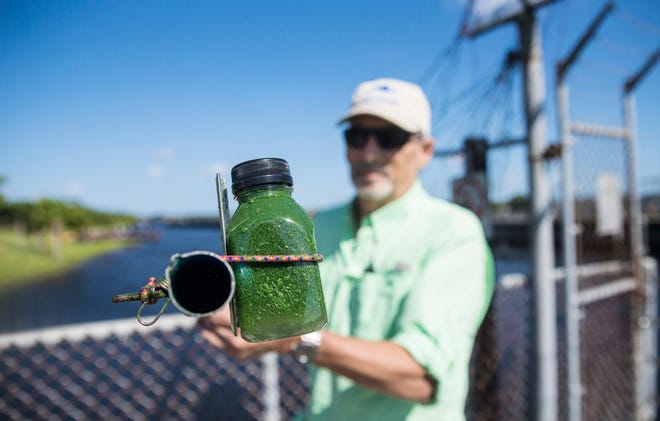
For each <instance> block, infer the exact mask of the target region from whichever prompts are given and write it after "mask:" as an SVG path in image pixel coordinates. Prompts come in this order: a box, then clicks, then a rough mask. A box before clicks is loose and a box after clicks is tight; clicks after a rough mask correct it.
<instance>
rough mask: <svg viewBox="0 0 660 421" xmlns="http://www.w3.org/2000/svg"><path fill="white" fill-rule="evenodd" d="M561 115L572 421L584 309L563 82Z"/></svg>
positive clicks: (577, 407) (576, 413) (576, 414)
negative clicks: (579, 279) (580, 294)
mask: <svg viewBox="0 0 660 421" xmlns="http://www.w3.org/2000/svg"><path fill="white" fill-rule="evenodd" d="M557 113H558V117H559V129H560V133H561V134H560V135H561V145H562V148H561V150H562V177H561V181H562V196H563V197H562V220H563V224H562V238H563V245H564V268H565V271H566V272H565V273H566V278H565V279H564V292H565V301H566V302H565V308H566V361H567V370H566V372H567V377H568V378H567V389H568V420H569V421H580V420H581V419H582V383H581V379H580V377H581V373H580V310H579V304H578V282H577V271H576V265H577V257H576V251H575V234H576V226H575V183H574V179H575V177H574V174H573V145H574V142H573V137H572V135H571V131H570V124H569V120H568V87H567V86H566V84H565V83H564V81H563V80H560V81H559V86H558V87H557Z"/></svg>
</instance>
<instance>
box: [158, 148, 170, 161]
mask: <svg viewBox="0 0 660 421" xmlns="http://www.w3.org/2000/svg"><path fill="white" fill-rule="evenodd" d="M173 156H174V149H172V148H171V147H169V146H161V147H160V148H158V149H157V150H156V153H155V157H156V160H157V161H165V160H167V159H170V158H172V157H173Z"/></svg>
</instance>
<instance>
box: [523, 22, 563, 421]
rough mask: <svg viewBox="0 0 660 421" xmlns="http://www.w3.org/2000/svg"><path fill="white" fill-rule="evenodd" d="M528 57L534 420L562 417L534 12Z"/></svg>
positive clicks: (527, 31)
mask: <svg viewBox="0 0 660 421" xmlns="http://www.w3.org/2000/svg"><path fill="white" fill-rule="evenodd" d="M518 29H519V37H520V49H521V56H522V60H523V79H524V87H525V88H524V95H525V120H526V125H527V139H528V149H529V158H528V159H529V168H530V174H529V175H530V190H531V209H530V239H531V245H532V261H533V277H534V284H533V295H534V302H535V309H536V314H535V320H534V325H535V329H534V334H535V341H534V342H535V354H536V361H537V368H536V371H537V372H536V378H535V390H536V396H535V400H536V405H535V411H536V413H535V416H534V419H536V420H539V421H546V420H547V421H550V420H556V419H557V415H558V411H557V401H558V399H557V395H558V393H557V389H558V388H557V339H556V338H557V335H556V331H557V329H556V325H555V317H556V308H555V287H554V282H553V280H552V271H553V269H554V246H553V233H552V229H553V224H552V210H551V204H550V189H549V181H548V176H547V172H546V168H545V160H544V158H543V154H544V152H545V149H546V118H545V109H544V108H545V99H546V98H545V96H546V92H545V73H544V70H543V54H542V49H541V36H540V33H539V31H538V28H537V26H536V22H535V19H534V14H533V13H532V12H531V11H530V12H528V13H525V14H524V15H523V16H521V18H520V19H518Z"/></svg>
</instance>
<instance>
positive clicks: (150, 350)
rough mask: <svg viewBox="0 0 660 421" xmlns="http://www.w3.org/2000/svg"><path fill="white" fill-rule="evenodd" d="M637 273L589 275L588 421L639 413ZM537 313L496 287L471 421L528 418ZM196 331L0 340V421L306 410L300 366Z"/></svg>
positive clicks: (70, 333) (585, 304)
mask: <svg viewBox="0 0 660 421" xmlns="http://www.w3.org/2000/svg"><path fill="white" fill-rule="evenodd" d="M628 269H629V268H627V267H626V266H625V265H621V264H616V263H611V264H608V265H600V266H596V265H592V266H585V267H584V268H583V269H582V271H581V273H582V275H583V276H584V278H583V279H584V280H585V281H584V282H583V283H582V289H581V292H580V303H581V305H582V308H583V312H584V316H583V319H582V323H581V333H582V345H581V346H582V350H583V353H582V360H583V368H582V370H583V379H584V392H585V393H584V419H585V420H599V421H600V420H623V419H632V418H633V416H634V413H635V408H634V398H633V394H632V392H631V391H632V389H633V388H634V387H633V385H634V379H633V374H634V371H633V370H632V369H631V367H632V364H633V361H632V352H631V343H632V337H631V334H632V333H631V328H630V326H631V314H632V312H631V303H632V301H631V297H632V296H633V294H634V285H635V283H634V282H633V281H632V280H631V278H629V277H627V276H626V273H627V271H628ZM557 278H558V279H559V278H561V273H558V274H557ZM557 290H558V291H560V288H558V289H557ZM561 299H562V297H561V293H559V294H558V303H560V302H561ZM531 306H532V301H531V294H530V283H529V281H528V279H527V278H526V277H525V276H523V275H516V274H510V275H506V276H503V277H501V278H500V279H499V282H498V284H497V288H496V292H495V296H494V300H493V303H492V306H491V309H490V311H489V313H488V315H487V318H486V320H485V322H484V324H483V325H482V328H481V330H480V331H479V334H478V338H477V343H476V345H475V350H474V353H473V356H472V361H471V365H470V377H471V387H470V394H469V399H468V404H467V407H466V414H467V418H468V419H469V420H475V421H476V420H479V421H481V420H522V419H530V418H531V411H532V399H533V397H532V395H531V389H532V388H531V385H532V381H531V378H532V375H531V363H532V359H531V355H532V349H533V346H532V343H531V342H530V338H531V336H532V335H531V334H530V329H531V328H532V327H531V326H532V325H531V319H532V313H533V312H532V307H531ZM561 318H562V314H559V316H558V320H557V322H558V325H559V326H561V325H562V320H561ZM193 324H194V321H193V320H192V319H191V318H188V317H185V316H179V315H173V316H164V317H163V319H161V321H159V323H158V324H157V325H155V326H154V327H152V328H144V327H141V326H139V325H138V324H137V322H136V321H135V320H134V319H128V320H121V321H113V322H100V323H92V324H85V325H78V326H76V325H74V326H64V327H61V328H54V329H48V330H42V331H36V332H27V333H18V334H11V335H4V336H0V419H7V420H25V419H36V420H57V419H61V420H69V419H72V420H87V419H100V418H106V419H126V420H128V419H130V420H170V419H180V420H217V419H231V420H278V419H282V420H288V419H291V418H292V417H293V414H294V413H295V412H296V411H298V410H300V409H301V408H303V407H304V406H305V404H306V401H307V395H308V392H309V383H308V378H307V376H306V373H305V369H304V367H303V366H301V365H299V364H298V363H297V362H295V361H294V360H293V359H291V358H290V357H288V356H276V355H275V354H268V355H266V356H265V357H263V358H261V359H256V360H251V361H247V362H238V361H235V360H233V359H232V358H231V357H229V356H227V355H225V354H223V353H222V352H219V351H217V350H216V349H214V348H212V347H211V346H210V345H208V344H207V343H206V342H205V341H204V340H203V339H202V338H201V337H200V335H199V334H198V333H197V332H196V330H195V328H194V326H193ZM560 331H561V329H560ZM560 336H561V334H560ZM560 342H561V341H560ZM559 354H560V358H559V359H560V361H563V352H562V351H561V348H560V350H559ZM560 371H561V372H562V373H563V372H565V366H564V364H560ZM560 374H561V373H560ZM560 377H563V375H562V376H560ZM560 387H561V388H562V390H564V383H562V382H560ZM563 399H564V398H562V400H563ZM560 407H563V405H560ZM564 414H565V412H564V411H563V410H562V411H561V414H560V415H561V419H565V415H564Z"/></svg>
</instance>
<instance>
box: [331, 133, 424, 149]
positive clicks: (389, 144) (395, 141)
mask: <svg viewBox="0 0 660 421" xmlns="http://www.w3.org/2000/svg"><path fill="white" fill-rule="evenodd" d="M413 135H414V133H410V132H407V131H405V130H403V129H400V128H398V127H388V128H384V129H367V128H363V127H349V128H348V129H346V130H344V139H345V140H346V145H348V146H349V147H351V148H355V149H362V148H364V146H365V145H366V144H367V140H368V139H369V136H373V137H374V139H375V140H376V144H377V145H378V146H379V147H380V148H381V149H387V150H395V149H399V148H401V147H402V146H403V145H405V144H406V142H408V140H410V137H411V136H413Z"/></svg>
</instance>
